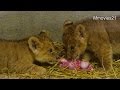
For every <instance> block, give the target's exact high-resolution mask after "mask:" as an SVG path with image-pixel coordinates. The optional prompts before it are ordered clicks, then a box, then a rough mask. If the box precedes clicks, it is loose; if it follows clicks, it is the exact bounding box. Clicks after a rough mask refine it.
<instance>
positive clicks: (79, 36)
mask: <svg viewBox="0 0 120 90" xmlns="http://www.w3.org/2000/svg"><path fill="white" fill-rule="evenodd" d="M63 31H64V33H63V38H62V39H63V43H64V46H65V52H66V58H67V59H79V57H80V56H81V55H82V54H83V53H84V52H85V50H86V47H87V34H86V32H85V27H84V26H83V25H81V24H79V25H75V24H73V22H72V21H65V22H64V26H63Z"/></svg>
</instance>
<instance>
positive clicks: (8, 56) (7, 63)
mask: <svg viewBox="0 0 120 90" xmlns="http://www.w3.org/2000/svg"><path fill="white" fill-rule="evenodd" d="M34 60H36V61H38V62H51V61H55V60H56V57H55V52H54V46H53V43H52V40H51V39H50V38H49V37H48V36H47V34H46V33H45V32H41V33H40V34H39V35H37V36H31V37H29V38H26V39H24V40H18V41H10V40H0V72H1V73H3V72H16V73H31V74H40V75H41V74H43V73H45V72H46V69H45V68H43V67H42V66H38V65H35V64H34V63H33V62H34Z"/></svg>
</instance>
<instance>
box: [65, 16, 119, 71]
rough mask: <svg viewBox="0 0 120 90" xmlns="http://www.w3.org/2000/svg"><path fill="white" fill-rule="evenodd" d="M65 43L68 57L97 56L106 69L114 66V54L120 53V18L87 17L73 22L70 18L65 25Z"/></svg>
mask: <svg viewBox="0 0 120 90" xmlns="http://www.w3.org/2000/svg"><path fill="white" fill-rule="evenodd" d="M63 31H64V33H63V43H64V45H65V52H66V57H67V58H71V59H77V58H80V57H81V56H82V55H86V52H90V53H87V54H91V53H93V54H92V56H93V55H94V56H96V57H97V58H98V59H99V61H100V63H101V65H102V66H104V67H105V69H106V70H110V69H111V68H112V61H113V60H112V59H113V54H120V19H119V17H117V19H116V20H111V21H110V20H108V21H105V20H103V21H102V20H93V19H85V20H81V21H79V22H76V23H73V22H72V21H70V20H67V21H65V22H64V25H63Z"/></svg>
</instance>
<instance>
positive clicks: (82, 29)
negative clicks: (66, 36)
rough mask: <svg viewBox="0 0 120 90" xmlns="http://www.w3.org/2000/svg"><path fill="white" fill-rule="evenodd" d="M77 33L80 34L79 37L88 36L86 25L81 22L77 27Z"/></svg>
mask: <svg viewBox="0 0 120 90" xmlns="http://www.w3.org/2000/svg"><path fill="white" fill-rule="evenodd" d="M75 33H76V34H77V35H79V37H85V36H86V32H85V27H84V26H83V25H82V24H79V25H78V26H77V27H76V29H75Z"/></svg>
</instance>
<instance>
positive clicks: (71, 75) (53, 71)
mask: <svg viewBox="0 0 120 90" xmlns="http://www.w3.org/2000/svg"><path fill="white" fill-rule="evenodd" d="M55 44H56V45H57V47H56V48H57V49H58V51H60V50H61V48H62V46H61V45H62V44H60V45H59V43H55ZM58 54H60V55H61V53H58ZM58 63H59V62H57V63H56V64H55V65H53V66H47V67H46V69H47V72H46V73H45V74H44V75H31V74H28V73H26V74H18V73H7V74H6V73H3V74H0V78H1V79H120V60H117V61H113V69H114V71H113V70H111V71H105V70H104V68H100V67H98V65H97V63H95V62H92V63H91V64H93V66H94V70H93V71H85V70H79V71H78V70H69V69H67V68H60V67H59V65H58Z"/></svg>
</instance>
